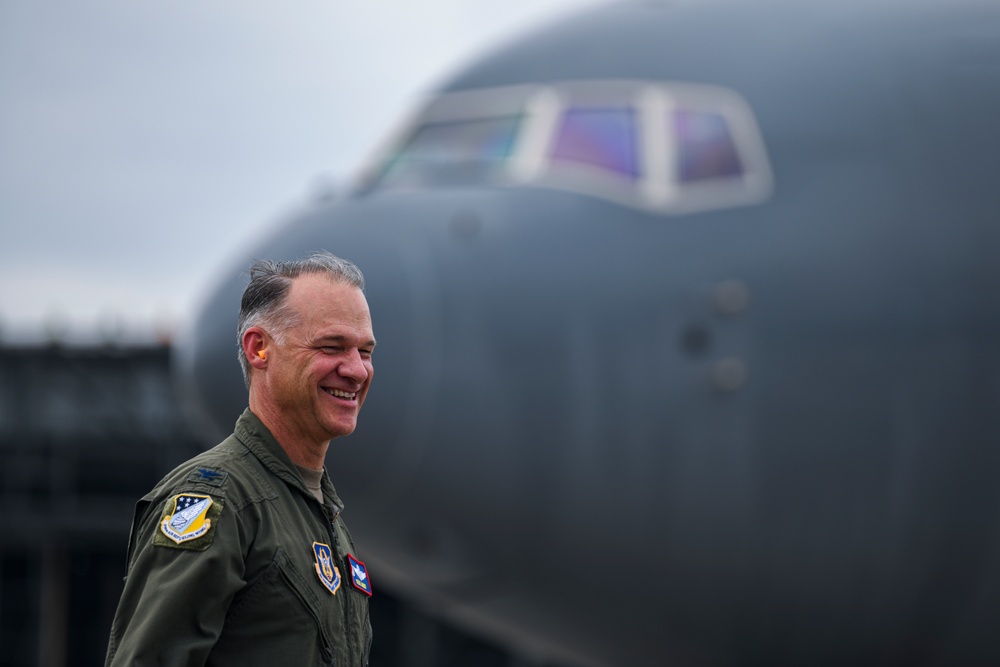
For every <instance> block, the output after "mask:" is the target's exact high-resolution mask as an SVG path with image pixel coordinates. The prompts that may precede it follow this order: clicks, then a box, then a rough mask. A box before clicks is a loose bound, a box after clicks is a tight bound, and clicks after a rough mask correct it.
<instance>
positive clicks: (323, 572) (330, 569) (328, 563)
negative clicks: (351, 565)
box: [313, 542, 340, 595]
mask: <svg viewBox="0 0 1000 667" xmlns="http://www.w3.org/2000/svg"><path fill="white" fill-rule="evenodd" d="M313 553H314V554H316V574H317V575H318V576H319V581H320V583H321V584H323V587H324V588H326V590H328V591H330V593H331V594H332V595H336V594H337V589H338V588H340V570H338V569H337V566H336V565H334V564H333V552H332V551H330V547H328V546H327V545H325V544H320V543H319V542H313Z"/></svg>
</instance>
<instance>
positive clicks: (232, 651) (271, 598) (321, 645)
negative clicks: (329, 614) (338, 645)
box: [209, 547, 337, 667]
mask: <svg viewBox="0 0 1000 667" xmlns="http://www.w3.org/2000/svg"><path fill="white" fill-rule="evenodd" d="M308 574H310V573H302V572H300V570H299V568H297V567H296V566H295V565H294V564H293V563H292V561H291V560H290V559H289V558H288V554H286V553H285V551H284V549H282V548H280V547H279V548H278V550H277V551H276V552H275V555H274V560H273V561H272V562H271V564H270V565H269V566H268V567H267V568H266V569H265V570H264V571H263V572H262V573H261V574H260V575H259V576H257V578H256V579H254V580H253V581H252V582H250V583H249V585H248V586H247V587H246V588H245V589H243V591H241V592H240V593H239V594H237V596H236V597H235V598H234V600H233V602H232V605H230V608H229V613H228V615H227V616H226V623H225V626H224V627H223V629H222V635H221V636H220V637H219V640H218V642H216V646H215V649H214V650H213V651H212V656H211V658H210V660H209V664H219V665H235V664H239V665H280V664H285V663H286V662H287V660H288V659H289V656H295V662H296V664H301V665H323V666H330V667H336V664H337V660H336V657H335V655H334V650H333V643H332V641H331V637H330V628H329V627H327V624H326V623H325V622H324V620H323V619H324V614H323V612H322V609H323V606H322V602H321V600H320V597H319V594H320V593H322V592H323V591H322V589H321V588H320V586H319V582H317V581H316V575H315V574H313V576H312V581H310V580H309V579H307V578H306V576H305V575H308Z"/></svg>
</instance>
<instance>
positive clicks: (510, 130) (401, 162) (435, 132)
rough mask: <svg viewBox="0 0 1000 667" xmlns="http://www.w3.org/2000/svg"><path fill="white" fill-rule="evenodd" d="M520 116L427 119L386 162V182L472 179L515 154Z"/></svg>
mask: <svg viewBox="0 0 1000 667" xmlns="http://www.w3.org/2000/svg"><path fill="white" fill-rule="evenodd" d="M520 119H521V118H520V116H519V115H511V116H500V117H496V118H477V119H472V120H462V121H450V122H438V123H428V124H426V125H423V126H421V127H419V128H417V130H416V131H415V132H414V133H413V135H412V136H411V137H410V139H409V141H408V142H407V143H406V144H405V145H404V146H403V147H402V149H401V150H400V151H399V152H398V153H397V154H396V155H394V156H393V157H391V158H390V159H389V161H388V163H387V164H386V167H385V171H384V172H383V174H382V178H381V181H382V185H384V186H388V187H418V186H429V185H447V184H456V183H471V182H476V181H482V180H484V179H488V178H490V175H491V174H490V171H491V170H493V169H494V168H495V167H496V166H497V164H499V163H502V162H503V161H504V160H506V159H507V158H509V157H510V154H511V151H512V149H513V145H514V139H515V137H516V136H517V126H518V123H519V122H520Z"/></svg>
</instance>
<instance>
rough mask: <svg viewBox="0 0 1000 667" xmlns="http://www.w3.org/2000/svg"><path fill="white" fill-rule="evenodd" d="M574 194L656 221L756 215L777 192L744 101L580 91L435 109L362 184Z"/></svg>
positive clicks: (466, 95)
mask: <svg viewBox="0 0 1000 667" xmlns="http://www.w3.org/2000/svg"><path fill="white" fill-rule="evenodd" d="M467 185H490V186H494V185H499V186H515V187H516V186H530V187H539V188H553V189H560V190H570V191H573V192H578V193H581V194H585V195H589V196H593V197H600V198H605V199H611V200H613V201H616V202H618V203H620V204H623V205H626V206H633V207H637V208H642V209H646V210H649V211H653V212H657V213H687V212H691V211H698V210H708V209H716V208H723V207H728V206H741V205H747V204H753V203H757V202H760V201H763V200H764V199H766V198H767V197H768V196H769V195H770V193H771V188H772V177H771V170H770V165H769V162H768V159H767V152H766V150H765V149H764V143H763V140H762V138H761V135H760V130H759V129H758V127H757V123H756V121H755V119H754V117H753V112H752V111H751V110H750V107H749V106H748V105H747V103H746V102H745V101H744V100H743V98H742V97H740V96H739V95H737V94H736V93H734V92H733V91H730V90H726V89H724V88H718V87H715V86H706V85H696V84H688V83H684V84H681V83H673V82H657V81H574V82H564V83H551V84H545V85H541V84H539V85H530V86H512V87H508V88H489V89H482V90H472V91H462V92H453V93H448V94H444V95H441V96H438V97H436V98H434V99H432V100H431V101H430V102H429V103H428V104H427V105H426V106H425V107H424V108H423V109H422V110H421V111H420V113H419V114H418V116H417V117H416V120H415V121H414V122H412V123H410V124H408V125H406V126H404V127H403V131H402V132H401V133H400V134H399V135H398V137H397V138H396V140H395V141H394V142H392V143H390V144H389V145H388V148H387V150H386V151H384V152H383V153H382V154H381V157H380V158H378V159H377V160H376V161H375V162H374V163H373V165H372V166H371V167H370V168H369V169H368V170H367V171H366V172H365V173H364V174H363V175H362V179H361V182H360V187H361V188H362V189H364V190H399V189H403V190H412V189H420V188H432V187H438V186H467Z"/></svg>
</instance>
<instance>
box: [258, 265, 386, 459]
mask: <svg viewBox="0 0 1000 667" xmlns="http://www.w3.org/2000/svg"><path fill="white" fill-rule="evenodd" d="M286 305H287V307H288V309H289V310H290V311H291V312H293V313H295V314H297V316H298V318H299V323H298V324H297V325H293V326H291V327H289V328H288V329H287V330H285V331H284V335H283V336H280V338H281V341H282V342H281V343H278V342H277V341H275V340H273V339H272V341H271V345H270V346H269V347H270V349H269V350H268V351H267V371H266V373H264V374H262V377H261V378H260V379H261V381H262V382H263V383H264V384H265V388H264V392H265V396H266V400H268V401H270V402H271V404H272V406H273V407H274V408H275V409H276V412H277V415H278V418H279V419H280V420H281V424H282V430H283V431H285V432H287V433H289V434H290V435H291V436H292V437H296V438H302V439H303V440H304V441H306V442H311V443H321V442H327V441H329V440H331V439H332V438H337V437H340V436H342V435H349V434H350V433H352V432H353V431H354V427H355V426H356V425H357V419H358V412H359V411H360V410H361V405H362V403H364V402H365V396H366V395H367V394H368V387H369V385H370V384H371V380H372V374H373V373H374V370H373V369H372V359H371V355H372V351H373V350H374V348H375V337H374V335H373V333H372V322H371V315H370V314H369V312H368V302H367V301H366V300H365V296H364V294H362V293H361V290H359V289H358V288H356V287H354V286H352V285H348V284H346V283H340V282H333V281H332V280H331V279H329V278H327V277H326V276H323V275H316V274H306V275H303V276H299V277H298V278H296V279H295V280H294V281H293V282H292V286H291V288H290V289H289V292H288V295H287V301H286ZM254 382H257V379H255V380H254Z"/></svg>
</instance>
